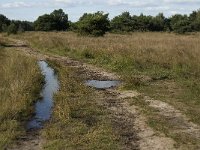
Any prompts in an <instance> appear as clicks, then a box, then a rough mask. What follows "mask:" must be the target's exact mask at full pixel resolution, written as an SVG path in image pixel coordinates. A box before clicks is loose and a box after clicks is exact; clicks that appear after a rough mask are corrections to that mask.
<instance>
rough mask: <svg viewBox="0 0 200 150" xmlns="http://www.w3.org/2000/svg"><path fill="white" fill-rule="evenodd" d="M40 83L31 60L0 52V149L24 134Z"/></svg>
mask: <svg viewBox="0 0 200 150" xmlns="http://www.w3.org/2000/svg"><path fill="white" fill-rule="evenodd" d="M41 79H42V78H41V74H40V72H39V69H38V66H37V63H36V61H35V60H34V59H32V58H27V57H25V56H23V55H22V54H19V53H18V52H16V51H15V49H14V48H0V103H1V105H0V122H1V123H0V149H3V148H4V147H6V145H8V144H10V143H12V142H13V140H14V139H15V138H16V137H17V136H19V135H21V134H23V133H24V128H23V124H22V122H23V121H24V120H26V119H27V117H30V113H31V112H32V107H31V106H32V103H33V101H35V100H37V99H36V98H37V96H38V94H39V90H40V86H41ZM33 85H34V86H33Z"/></svg>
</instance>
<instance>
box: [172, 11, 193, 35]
mask: <svg viewBox="0 0 200 150" xmlns="http://www.w3.org/2000/svg"><path fill="white" fill-rule="evenodd" d="M170 25H171V28H172V30H173V31H174V32H176V33H185V32H191V31H192V27H191V22H190V21H189V18H188V16H187V15H180V14H177V15H174V16H172V17H171V18H170Z"/></svg>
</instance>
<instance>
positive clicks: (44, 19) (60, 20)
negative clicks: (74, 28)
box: [34, 9, 69, 31]
mask: <svg viewBox="0 0 200 150" xmlns="http://www.w3.org/2000/svg"><path fill="white" fill-rule="evenodd" d="M34 27H35V30H37V31H52V30H57V31H61V30H66V29H68V28H69V24H68V15H67V14H65V13H64V12H63V10H62V9H59V10H54V11H53V12H52V13H51V14H45V15H43V16H40V17H38V19H37V20H36V21H35V22H34Z"/></svg>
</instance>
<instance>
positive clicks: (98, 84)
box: [86, 80, 120, 89]
mask: <svg viewBox="0 0 200 150" xmlns="http://www.w3.org/2000/svg"><path fill="white" fill-rule="evenodd" d="M119 84H120V81H99V80H88V81H86V85H88V86H90V87H94V88H97V89H108V88H111V87H115V86H118V85H119Z"/></svg>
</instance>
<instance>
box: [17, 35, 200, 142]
mask: <svg viewBox="0 0 200 150" xmlns="http://www.w3.org/2000/svg"><path fill="white" fill-rule="evenodd" d="M14 37H15V38H18V39H22V40H25V41H27V43H29V44H30V46H31V47H33V48H36V49H38V50H39V51H40V52H41V53H45V54H49V55H55V54H57V55H60V56H69V57H72V58H75V59H78V60H81V61H85V62H87V63H91V64H94V65H97V66H100V67H104V68H106V69H108V70H111V71H114V72H116V73H118V74H119V75H120V76H121V79H122V80H123V81H124V83H125V85H124V87H123V88H124V89H137V90H139V91H140V92H142V93H145V94H146V95H149V96H151V97H153V98H155V99H159V100H162V101H165V102H167V103H169V104H171V105H173V106H174V107H175V108H177V109H178V110H181V111H182V113H184V114H186V115H187V116H188V117H189V119H190V120H191V121H193V122H195V123H197V124H200V115H199V114H200V109H199V108H200V101H199V100H200V94H199V93H200V84H199V82H200V79H199V76H200V59H199V57H200V51H199V48H200V34H198V33H196V34H190V35H176V34H172V33H150V32H149V33H132V34H129V35H117V34H107V35H106V36H105V37H99V38H93V37H81V36H77V35H76V34H74V33H69V32H68V33H66V32H57V33H56V32H48V33H45V32H29V33H25V34H21V35H17V36H14ZM133 103H134V104H136V105H139V106H140V107H143V109H144V110H145V112H147V113H146V115H147V116H148V118H149V121H148V122H149V125H150V126H152V127H153V128H154V129H155V130H158V131H161V132H163V133H165V134H166V135H168V136H170V137H173V138H174V139H175V140H176V141H177V142H178V143H181V144H185V143H193V144H195V142H197V141H192V140H193V139H191V138H190V137H187V138H186V136H184V135H176V134H174V135H169V134H168V133H169V131H170V130H173V129H172V127H171V125H170V123H169V122H167V120H165V119H164V118H162V116H160V117H159V116H158V114H157V113H154V112H156V110H151V109H150V108H149V107H147V106H146V105H143V104H141V103H142V102H141V103H138V102H135V101H133ZM149 111H150V112H149ZM152 120H153V122H152Z"/></svg>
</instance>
